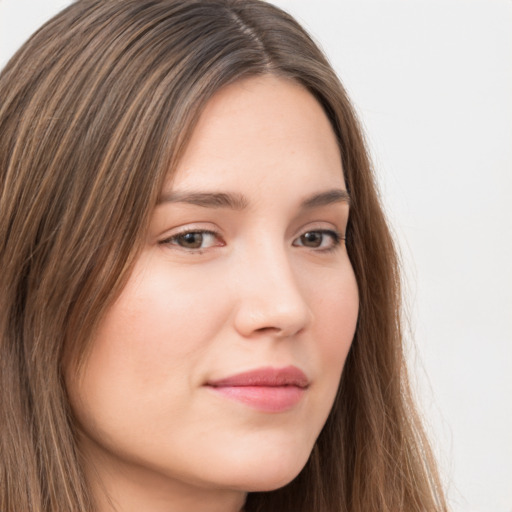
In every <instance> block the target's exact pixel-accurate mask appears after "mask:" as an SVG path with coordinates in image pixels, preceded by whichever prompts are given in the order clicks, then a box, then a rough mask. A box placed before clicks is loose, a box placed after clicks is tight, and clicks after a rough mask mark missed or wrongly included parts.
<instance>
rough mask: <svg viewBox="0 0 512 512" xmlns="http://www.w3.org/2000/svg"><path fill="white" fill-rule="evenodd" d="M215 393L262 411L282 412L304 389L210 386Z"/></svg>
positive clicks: (296, 402) (300, 395)
mask: <svg viewBox="0 0 512 512" xmlns="http://www.w3.org/2000/svg"><path fill="white" fill-rule="evenodd" d="M210 389H212V390H213V391H215V392H216V393H218V394H220V395H222V396H224V397H226V398H229V399H231V400H235V401H237V402H241V403H243V404H246V405H248V406H249V407H252V408H254V409H258V410H260V411H263V412H284V411H288V410H290V409H291V408H293V407H294V406H295V405H297V404H298V403H299V402H300V400H301V398H302V397H303V395H304V392H305V389H304V388H300V387H298V386H219V387H213V386H210Z"/></svg>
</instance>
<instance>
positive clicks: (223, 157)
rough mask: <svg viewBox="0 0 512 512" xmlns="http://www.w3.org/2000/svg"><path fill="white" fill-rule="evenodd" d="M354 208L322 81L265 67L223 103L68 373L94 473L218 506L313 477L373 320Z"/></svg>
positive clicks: (221, 95) (200, 130)
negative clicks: (313, 90)
mask: <svg viewBox="0 0 512 512" xmlns="http://www.w3.org/2000/svg"><path fill="white" fill-rule="evenodd" d="M348 213H349V205H348V201H347V194H346V186H345V182H344V179H343V172H342V168H341V158H340V152H339V149H338V146H337V143H336V139H335V136H334V133H333V131H332V128H331V126H330V123H329V121H328V119H327V117H326V116H325V114H324V112H323V110H322V108H321V107H320V105H319V104H318V103H317V101H316V100H315V99H314V98H313V97H312V96H311V95H310V94H309V93H308V92H307V91H306V90H305V89H304V88H302V87H301V86H299V85H297V84H296V83H294V82H291V81H289V80H285V79H282V78H276V77H273V76H263V77H257V78H250V79H245V80H243V81H239V82H237V83H235V84H232V85H230V86H228V87H225V88H224V89H222V90H221V91H220V92H218V93H217V94H216V95H215V96H214V97H213V99H212V100H211V101H210V102H209V103H208V105H207V107H206V109H205V111H204V112H203V114H202V115H201V118H200V120H199V124H198V125H197V127H196V129H195V131H194V133H193V136H192V139H191V141H190V144H189V145H188V148H187V150H186V152H185V155H184V157H183V159H182V161H181V163H180V165H179V168H178V170H177V173H176V174H175V177H174V180H173V181H169V182H168V183H167V185H166V186H165V187H164V190H163V191H162V193H161V198H160V201H159V204H158V205H157V207H156V208H155V210H154V212H153V216H152V220H151V225H150V229H149V232H148V233H147V240H146V245H145V248H144V250H143V252H142V253H141V254H140V257H139V258H138V260H137V262H136V264H135V268H134V269H133V273H132V274H131V277H130V278H129V281H128V283H127V285H126V287H125V288H124V290H123V291H122V293H121V295H120V296H119V298H118V300H117V301H116V302H115V304H114V305H113V306H112V307H111V308H110V310H109V311H108V312H107V315H106V317H105V318H104V319H103V321H102V323H101V324H100V328H99V331H98V332H97V334H96V335H95V338H94V340H93V342H92V349H91V354H90V357H89V359H88V360H87V363H86V366H85V370H84V374H83V378H81V379H80V380H76V379H75V378H74V373H73V371H72V370H69V371H68V375H67V382H68V387H69V393H70V397H71V402H72V406H73V409H74V412H75V414H76V417H77V419H78V422H79V428H80V432H81V441H80V444H81V448H82V450H83V452H84V453H85V455H86V459H87V463H88V467H89V474H93V473H94V472H96V474H97V475H99V478H100V479H101V480H102V482H103V485H104V486H105V487H106V488H107V490H108V491H109V492H110V493H111V494H112V495H113V497H114V500H117V501H118V502H122V501H123V497H122V496H126V495H127V493H128V494H129V493H132V494H133V493H135V494H133V497H132V502H134V503H135V502H136V500H137V499H139V498H137V497H135V496H139V497H140V496H142V495H144V493H145V492H146V493H149V491H150V490H151V492H152V497H153V499H155V496H156V498H157V499H158V500H161V502H162V503H164V502H165V499H166V498H165V497H166V496H167V495H168V494H173V495H174V498H173V500H174V501H173V503H182V501H180V500H185V501H183V504H184V505H183V506H184V507H185V508H183V509H184V510H194V506H193V504H194V503H198V501H197V500H203V502H202V504H199V505H198V510H202V511H203V510H210V508H208V507H210V506H211V510H217V508H215V507H214V505H213V504H214V503H215V499H214V497H215V496H218V497H221V496H224V497H226V496H228V495H229V496H231V497H234V496H236V497H237V498H236V500H238V502H239V503H240V500H242V501H243V499H242V497H243V496H244V493H245V492H246V491H256V490H271V489H275V488H277V487H280V486H282V485H284V484H286V483H288V482H289V481H290V480H292V479H293V478H294V477H295V476H296V475H297V474H298V473H299V471H300V470H301V469H302V467H303V466H304V464H305V463H306V461H307V459H308V457H309V454H310V452H311V450H312V447H313V444H314V443H315V440H316V438H317V436H318V435H319V433H320V430H321V429H322V426H323V425H324V422H325V421H326V418H327V416H328V414H329V411H330V409H331V406H332V404H333V400H334V397H335V395H336V391H337V388H338V384H339V380H340V376H341V372H342V369H343V365H344V362H345V359H346V356H347V352H348V350H349V347H350V344H351V341H352V338H353V335H354V331H355V326H356V319H357V313H358V291H357V285H356V281H355V277H354V272H353V270H352V266H351V263H350V261H349V258H348V255H347V251H346V248H345V245H344V241H343V237H344V235H345V230H346V225H347V220H348ZM92 467H94V471H93V470H92V469H91V468H92ZM155 489H158V491H157V492H156V493H155ZM141 499H142V498H141ZM230 499H231V498H230ZM133 500H135V501H133ZM187 500H188V501H187ZM236 500H235V501H236ZM185 504H186V505H185ZM233 506H234V505H233ZM146 507H147V503H146ZM228 508H229V507H226V508H224V509H223V510H228ZM142 509H145V510H150V508H144V506H142V508H139V510H142ZM220 509H222V508H220ZM220 509H219V510H220ZM130 510H131V509H130ZM166 510H167V509H166ZM178 510H181V509H179V508H178Z"/></svg>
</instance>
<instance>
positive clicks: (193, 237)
mask: <svg viewBox="0 0 512 512" xmlns="http://www.w3.org/2000/svg"><path fill="white" fill-rule="evenodd" d="M175 240H176V243H177V244H178V245H179V246H180V247H184V248H185V249H199V248H200V247H201V246H202V245H203V233H198V232H196V233H184V234H183V235H178V236H177V237H176V238H175Z"/></svg>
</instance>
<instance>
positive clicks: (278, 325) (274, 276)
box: [234, 249, 312, 338]
mask: <svg viewBox="0 0 512 512" xmlns="http://www.w3.org/2000/svg"><path fill="white" fill-rule="evenodd" d="M242 268H243V270H242V271H241V277H240V279H237V280H236V282H237V294H236V296H237V306H236V310H235V321H234V322H235V328H236V330H237V331H238V332H239V334H241V335H242V336H244V337H253V336H257V335H261V334H267V335H270V336H273V337H278V338H286V337H290V336H294V335H296V334H298V333H299V332H301V331H302V330H304V329H305V328H306V327H307V325H308V324H309V323H310V321H311V319H312V311H311V309H310V307H309V305H308V302H307V300H306V296H305V295H306V293H305V290H301V287H300V283H299V281H298V279H297V277H298V276H297V275H296V271H294V269H293V268H292V265H291V264H290V260H289V256H287V254H286V250H285V249H283V250H275V249H268V250H265V251H260V252H259V253H258V254H257V255H256V256H255V255H254V254H253V257H252V258H245V259H244V263H243V266H242Z"/></svg>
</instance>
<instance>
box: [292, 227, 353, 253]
mask: <svg viewBox="0 0 512 512" xmlns="http://www.w3.org/2000/svg"><path fill="white" fill-rule="evenodd" d="M342 240H345V237H342V236H341V235H340V233H338V232H337V231H334V230H330V229H316V230H312V231H306V232H305V233H303V234H302V235H301V236H299V237H298V238H296V239H295V240H294V241H293V245H294V246H295V247H308V248H310V249H319V250H321V251H329V250H334V249H336V247H338V246H339V245H340V243H341V241H342Z"/></svg>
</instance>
